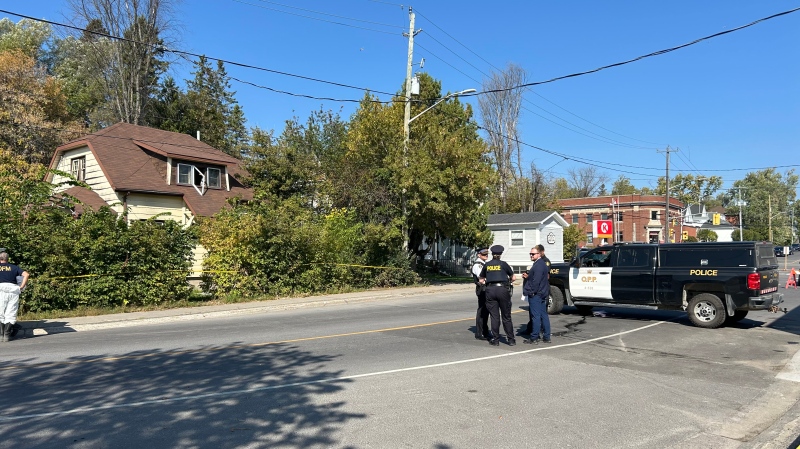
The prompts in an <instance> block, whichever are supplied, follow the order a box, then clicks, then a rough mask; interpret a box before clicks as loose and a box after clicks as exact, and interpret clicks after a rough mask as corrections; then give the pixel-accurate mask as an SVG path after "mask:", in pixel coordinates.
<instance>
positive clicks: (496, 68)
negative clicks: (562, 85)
mask: <svg viewBox="0 0 800 449" xmlns="http://www.w3.org/2000/svg"><path fill="white" fill-rule="evenodd" d="M417 13H418V14H419V15H420V16H422V17H423V18H425V20H427V21H428V22H430V23H431V25H433V26H434V27H436V28H437V29H438V30H439V31H441V32H442V33H444V34H445V35H447V36H448V37H449V38H450V39H452V40H454V41H455V42H456V43H458V44H459V45H461V46H462V47H464V48H465V49H467V51H469V52H470V53H472V54H473V55H475V56H477V57H478V58H479V59H480V60H481V61H483V62H485V63H486V64H488V65H489V66H490V67H492V68H494V69H495V70H497V71H502V70H501V69H500V68H498V67H497V66H495V65H494V64H492V63H491V62H489V61H487V60H486V59H484V58H483V57H481V56H480V55H479V54H478V53H476V52H475V51H473V50H472V49H471V48H469V47H467V46H466V45H464V44H463V43H461V41H459V40H458V39H456V38H455V37H453V36H452V35H450V33H448V32H447V31H445V30H444V29H442V28H441V27H440V26H439V25H436V23H434V22H433V21H432V20H430V19H429V18H427V17H425V15H423V14H422V13H420V12H419V11H417ZM428 36H430V34H429V35H428ZM431 39H433V40H434V41H436V42H439V41H438V40H436V39H435V38H433V37H432V36H431ZM439 44H440V45H442V46H443V47H445V48H447V47H446V46H445V45H444V44H442V43H441V42H439ZM451 52H452V53H453V54H455V52H453V51H452V50H451ZM456 56H458V55H456ZM461 59H462V60H463V58H461ZM465 62H466V61H465ZM467 63H468V64H469V62H467ZM470 65H471V66H472V67H475V66H473V65H472V64H470ZM475 68H476V70H478V71H479V72H481V73H482V74H483V75H484V76H488V75H486V74H485V73H483V71H481V70H480V69H478V68H477V67H475ZM526 90H527V91H528V92H531V93H532V94H534V95H536V96H537V97H539V98H541V99H542V100H545V101H546V102H548V103H550V104H552V105H553V106H556V107H557V108H559V109H561V110H562V111H564V112H567V113H568V114H570V115H572V116H574V117H577V118H579V119H581V120H583V121H585V122H587V123H589V124H592V125H594V126H596V127H598V128H600V129H603V130H605V131H608V132H610V133H612V134H616V135H618V136H621V137H625V138H626V139H630V140H636V141H639V142H644V143H649V144H653V145H661V144H658V143H655V142H650V141H647V140H641V139H636V138H633V137H630V136H626V135H625V134H620V133H618V132H614V131H612V130H610V129H608V128H604V127H603V126H600V125H598V124H596V123H594V122H592V121H590V120H587V119H585V118H583V117H581V116H579V115H577V114H575V113H573V112H571V111H569V110H567V109H565V108H564V107H562V106H559V105H558V104H556V103H554V102H553V101H551V100H548V99H547V98H545V97H544V96H542V95H541V94H539V93H538V92H536V91H534V90H533V89H526ZM526 101H528V100H526ZM529 102H530V101H529ZM530 103H531V104H533V105H534V106H536V105H535V104H534V103H533V102H530ZM537 107H539V106H537ZM539 108H540V109H542V110H543V111H545V112H547V113H549V114H551V115H553V116H554V117H557V118H559V119H561V120H564V119H563V118H561V117H558V116H557V115H555V114H553V113H552V112H549V111H547V110H546V109H544V108H541V107H539ZM564 121H565V122H567V123H570V122H568V121H567V120H564ZM570 124H572V123H570ZM572 125H573V126H576V127H577V125H574V124H572ZM587 132H588V130H587ZM598 135H599V134H598Z"/></svg>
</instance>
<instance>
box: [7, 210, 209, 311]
mask: <svg viewBox="0 0 800 449" xmlns="http://www.w3.org/2000/svg"><path fill="white" fill-rule="evenodd" d="M25 226H26V228H25V229H26V230H25V232H23V233H22V235H21V237H22V238H21V239H20V242H19V245H20V247H19V249H18V253H19V257H20V259H21V262H22V263H23V264H25V266H26V269H28V271H29V272H31V275H32V282H31V284H30V288H29V290H27V291H26V294H25V302H24V305H25V310H27V311H34V312H41V311H47V310H69V309H74V308H77V307H117V306H123V307H124V306H146V305H154V304H159V303H162V302H165V301H173V300H183V299H187V298H188V297H189V294H190V291H191V288H190V287H189V285H188V284H187V282H186V276H187V275H188V271H189V258H190V256H191V250H192V247H193V242H194V238H193V235H192V232H191V231H187V230H184V229H182V228H181V226H180V225H179V224H178V223H177V222H174V221H172V220H167V221H166V222H165V223H163V224H161V223H158V222H156V221H153V220H148V221H142V222H133V223H132V224H130V225H129V224H128V223H127V222H126V221H125V219H124V218H121V217H117V216H116V215H115V214H114V213H113V212H112V211H111V210H110V209H109V208H107V207H103V208H101V209H100V210H99V211H97V212H94V211H88V212H86V213H84V214H83V215H81V216H80V217H79V218H77V219H74V218H72V217H71V215H70V214H69V213H68V212H66V211H64V210H62V209H52V208H51V209H40V210H37V211H33V212H31V213H29V214H28V215H27V216H26V217H25Z"/></svg>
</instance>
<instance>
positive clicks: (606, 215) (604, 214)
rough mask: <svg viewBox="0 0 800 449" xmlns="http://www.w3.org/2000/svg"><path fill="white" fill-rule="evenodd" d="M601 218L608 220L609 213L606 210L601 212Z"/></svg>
mask: <svg viewBox="0 0 800 449" xmlns="http://www.w3.org/2000/svg"><path fill="white" fill-rule="evenodd" d="M600 219H601V220H608V214H607V213H605V212H603V213H601V214H600Z"/></svg>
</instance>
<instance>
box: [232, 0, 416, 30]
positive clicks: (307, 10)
mask: <svg viewBox="0 0 800 449" xmlns="http://www.w3.org/2000/svg"><path fill="white" fill-rule="evenodd" d="M232 1H234V2H237V3H241V4H244V5H249V6H254V7H256V8H261V9H267V10H270V11H275V12H279V13H283V14H289V15H292V16H296V17H302V18H304V19H311V20H318V21H320V22H327V23H332V24H334V25H341V26H346V27H350V28H358V29H360V30H366V31H372V32H375V33H383V34H391V35H396V34H398V33H392V32H389V31H383V30H375V29H372V28H366V27H361V26H357V25H351V24H349V23H342V22H335V21H333V20H325V19H321V18H319V17H312V16H306V15H303V14H297V13H293V12H290V11H283V10H280V9H277V8H270V7H268V6H264V5H258V4H254V3H250V2H246V1H244V0H232ZM258 1H260V2H262V3H269V4H272V5H278V6H282V7H284V8H292V9H297V10H299V11H305V12H311V13H314V14H320V15H324V16H328V17H336V18H338V19H345V20H352V21H355V22H362V23H369V24H372V25H379V26H385V27H391V28H397V29H398V30H400V33H402V28H401V27H398V26H397V25H389V24H385V23H380V22H372V21H369V20H363V19H356V18H352V17H345V16H339V15H336V14H330V13H326V12H322V11H315V10H313V9H305V8H298V7H296V6H290V5H284V4H281V3H276V2H270V1H266V0H258Z"/></svg>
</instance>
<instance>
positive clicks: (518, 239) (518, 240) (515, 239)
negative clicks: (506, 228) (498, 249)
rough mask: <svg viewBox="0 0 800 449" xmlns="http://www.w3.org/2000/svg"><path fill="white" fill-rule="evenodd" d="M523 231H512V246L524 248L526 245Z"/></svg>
mask: <svg viewBox="0 0 800 449" xmlns="http://www.w3.org/2000/svg"><path fill="white" fill-rule="evenodd" d="M524 235H525V233H524V232H523V231H511V246H522V245H524V244H525V239H524V238H523V237H524Z"/></svg>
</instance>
